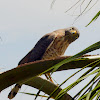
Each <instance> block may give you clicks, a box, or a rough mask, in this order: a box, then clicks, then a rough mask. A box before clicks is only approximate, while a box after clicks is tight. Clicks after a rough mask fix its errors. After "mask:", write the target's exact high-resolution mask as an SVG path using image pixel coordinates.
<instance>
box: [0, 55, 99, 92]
mask: <svg viewBox="0 0 100 100" xmlns="http://www.w3.org/2000/svg"><path fill="white" fill-rule="evenodd" d="M66 58H68V56H67V57H60V58H57V59H53V60H45V61H43V60H41V61H35V62H31V63H27V64H23V65H20V66H18V67H17V68H14V69H11V70H9V71H6V72H4V73H2V74H0V91H2V90H3V89H5V88H7V87H8V86H11V85H13V84H15V83H19V82H23V81H25V80H28V79H30V78H32V77H35V76H37V75H39V74H40V73H42V72H44V71H45V70H47V69H49V68H50V67H52V66H53V65H55V64H57V63H59V62H60V61H62V60H64V59H66ZM99 59H100V56H99ZM95 60H97V58H94V59H88V58H82V59H77V60H75V61H72V62H70V63H66V64H64V65H63V66H61V67H60V68H59V69H58V70H57V71H61V70H68V69H75V68H82V67H83V66H85V65H87V64H88V63H91V62H93V61H95ZM98 66H100V65H98ZM50 71H52V70H50ZM50 71H49V72H50Z"/></svg>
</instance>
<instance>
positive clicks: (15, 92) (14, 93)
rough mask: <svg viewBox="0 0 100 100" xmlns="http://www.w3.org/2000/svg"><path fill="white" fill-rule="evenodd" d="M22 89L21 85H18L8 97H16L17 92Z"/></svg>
mask: <svg viewBox="0 0 100 100" xmlns="http://www.w3.org/2000/svg"><path fill="white" fill-rule="evenodd" d="M20 88H21V85H19V84H16V85H15V87H14V88H13V89H12V90H11V92H10V93H9V95H8V98H9V99H12V98H14V97H15V96H16V94H17V92H18V91H19V89H20Z"/></svg>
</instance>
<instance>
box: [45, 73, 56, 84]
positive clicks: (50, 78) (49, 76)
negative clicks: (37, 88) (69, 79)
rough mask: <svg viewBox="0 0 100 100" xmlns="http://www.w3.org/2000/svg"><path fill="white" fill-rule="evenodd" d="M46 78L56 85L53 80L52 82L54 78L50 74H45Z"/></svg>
mask: <svg viewBox="0 0 100 100" xmlns="http://www.w3.org/2000/svg"><path fill="white" fill-rule="evenodd" d="M45 76H46V78H47V79H48V80H50V81H51V82H52V83H54V82H53V80H52V77H51V75H50V73H47V74H45Z"/></svg>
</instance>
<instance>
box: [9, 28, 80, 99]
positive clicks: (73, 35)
mask: <svg viewBox="0 0 100 100" xmlns="http://www.w3.org/2000/svg"><path fill="white" fill-rule="evenodd" d="M79 35H80V34H79V31H78V30H77V28H75V27H69V28H65V29H59V30H56V31H54V32H52V33H48V34H46V35H44V36H43V37H42V38H41V39H40V40H39V41H38V42H37V43H36V45H35V46H34V48H33V49H32V50H31V51H30V52H29V53H28V54H27V55H26V56H25V57H24V58H23V59H22V60H21V61H20V62H19V64H18V65H21V64H24V63H29V62H33V61H36V60H45V59H54V58H57V57H59V56H61V55H63V54H64V53H65V50H66V49H67V47H68V46H69V44H71V43H72V42H73V41H75V40H76V39H77V38H78V37H79ZM46 77H47V79H49V80H50V81H51V82H53V81H52V78H51V77H50V73H48V74H46ZM21 85H22V84H16V85H15V87H14V88H13V89H12V90H11V92H10V93H9V95H8V98H9V99H12V98H13V97H15V95H16V94H17V92H18V90H19V89H20V88H21Z"/></svg>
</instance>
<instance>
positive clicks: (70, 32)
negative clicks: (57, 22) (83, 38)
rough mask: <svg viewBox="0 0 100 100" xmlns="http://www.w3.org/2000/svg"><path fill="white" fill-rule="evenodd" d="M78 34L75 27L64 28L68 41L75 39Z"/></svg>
mask: <svg viewBox="0 0 100 100" xmlns="http://www.w3.org/2000/svg"><path fill="white" fill-rule="evenodd" d="M79 35H80V33H79V31H78V29H77V28H75V27H70V28H67V29H65V37H66V39H68V41H69V43H71V42H73V41H75V40H76V39H77V38H78V37H79Z"/></svg>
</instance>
